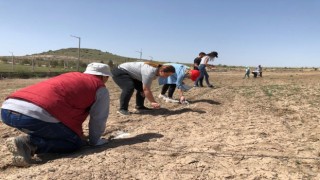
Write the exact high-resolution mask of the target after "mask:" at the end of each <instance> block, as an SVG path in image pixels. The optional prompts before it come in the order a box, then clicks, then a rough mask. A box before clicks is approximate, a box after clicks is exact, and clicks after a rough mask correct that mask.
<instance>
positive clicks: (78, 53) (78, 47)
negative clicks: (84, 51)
mask: <svg viewBox="0 0 320 180" xmlns="http://www.w3.org/2000/svg"><path fill="white" fill-rule="evenodd" d="M70 36H71V37H74V38H77V39H78V40H79V47H78V62H77V71H79V63H80V42H81V38H80V37H78V36H73V35H70Z"/></svg>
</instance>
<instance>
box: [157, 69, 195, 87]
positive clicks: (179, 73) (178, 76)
mask: <svg viewBox="0 0 320 180" xmlns="http://www.w3.org/2000/svg"><path fill="white" fill-rule="evenodd" d="M164 65H171V66H173V67H174V68H175V70H176V72H175V73H174V74H172V75H171V76H169V77H167V78H164V77H159V79H158V81H159V85H163V84H176V85H177V88H178V89H182V88H183V86H182V85H183V79H184V78H185V77H187V75H186V73H185V72H186V70H189V69H190V68H189V67H188V66H186V65H183V64H176V63H169V64H164ZM182 90H184V89H182Z"/></svg>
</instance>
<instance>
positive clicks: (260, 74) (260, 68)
mask: <svg viewBox="0 0 320 180" xmlns="http://www.w3.org/2000/svg"><path fill="white" fill-rule="evenodd" d="M258 69H259V76H260V77H262V67H261V65H259V66H258Z"/></svg>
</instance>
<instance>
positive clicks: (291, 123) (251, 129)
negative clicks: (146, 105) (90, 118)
mask: <svg viewBox="0 0 320 180" xmlns="http://www.w3.org/2000/svg"><path fill="white" fill-rule="evenodd" d="M210 76H211V77H210V80H211V81H212V82H214V84H215V85H216V88H214V89H210V88H206V87H205V88H193V89H191V90H190V91H189V92H188V93H187V94H186V96H187V99H188V100H189V102H190V105H179V104H172V103H165V102H163V101H161V102H162V108H161V109H160V110H154V111H152V112H151V113H149V114H137V113H136V114H132V115H131V116H128V117H122V116H120V115H118V114H116V110H117V107H118V106H119V102H118V98H119V93H120V92H119V88H118V87H117V86H115V84H114V83H113V81H112V80H111V81H109V82H108V83H107V87H108V88H109V90H110V94H111V110H110V112H111V114H110V117H109V119H108V123H107V130H106V132H105V137H106V138H108V137H109V136H110V135H114V134H116V133H118V132H119V131H123V132H127V133H129V134H130V136H129V137H126V138H122V139H115V140H113V141H111V142H110V143H109V144H107V145H105V146H102V147H96V148H84V149H82V150H80V151H77V152H75V153H72V154H64V155H61V154H60V155H59V154H50V155H45V156H40V157H39V158H40V159H41V160H42V161H40V162H39V164H35V165H32V166H31V167H28V168H17V167H14V166H11V154H10V153H9V152H8V151H7V150H6V147H5V146H4V142H5V139H6V138H8V137H11V136H16V135H19V134H20V132H18V131H16V130H14V129H12V128H9V127H7V126H6V125H4V124H2V123H1V122H0V144H1V146H0V179H39V180H43V179H79V180H80V179H81V180H85V179H99V180H100V179H162V180H168V179H252V180H253V179H254V180H258V179H320V126H319V120H320V109H319V108H320V72H319V71H309V72H302V71H296V72H294V71H291V72H289V71H288V72H283V73H281V72H264V77H263V78H256V79H254V78H252V76H251V78H250V79H242V77H243V76H244V72H212V73H210ZM38 81H40V79H37V80H31V79H30V80H17V79H15V80H0V87H1V89H0V98H1V100H0V103H2V102H3V100H4V97H5V96H7V95H8V94H9V93H10V92H12V91H14V90H16V89H18V88H21V87H24V86H26V85H29V84H32V83H35V82H38ZM187 82H188V83H190V81H187ZM153 90H154V95H156V96H157V95H158V94H159V93H160V87H159V86H158V85H157V84H156V83H154V84H153ZM158 100H159V99H158ZM159 101H160V100H159ZM134 105H135V104H134V99H132V100H131V104H130V108H131V110H132V109H133V107H134ZM85 126H86V127H85V129H86V132H87V125H85Z"/></svg>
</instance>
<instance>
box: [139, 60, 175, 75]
mask: <svg viewBox="0 0 320 180" xmlns="http://www.w3.org/2000/svg"><path fill="white" fill-rule="evenodd" d="M144 64H148V65H149V66H152V67H154V68H158V69H159V70H161V71H163V72H168V73H175V72H176V69H175V68H174V67H173V66H171V65H162V64H159V63H154V62H145V63H144Z"/></svg>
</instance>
